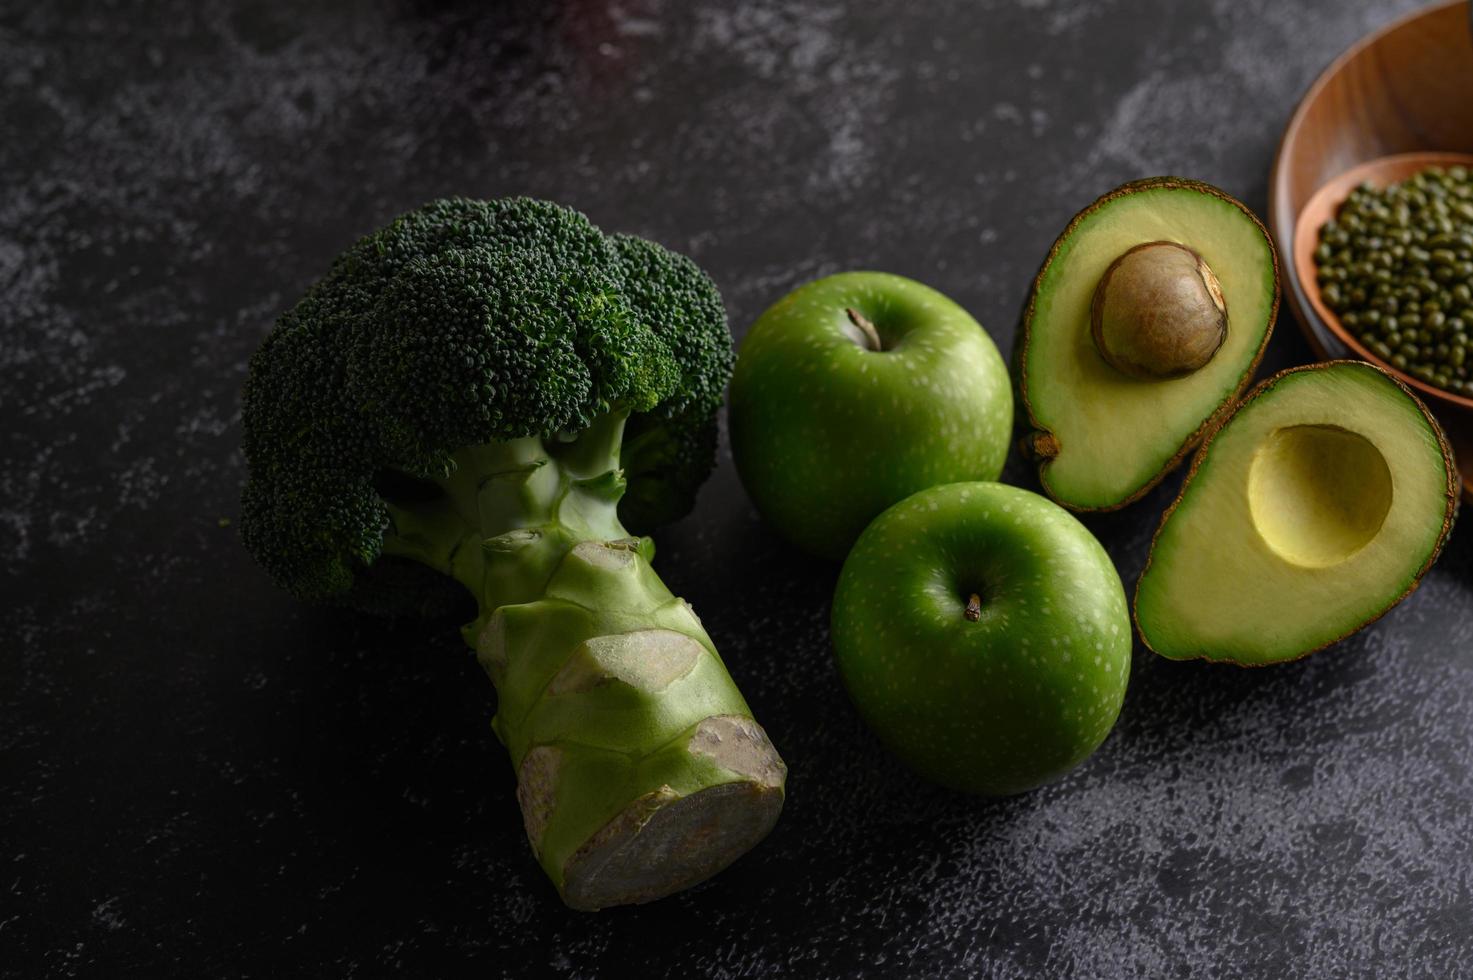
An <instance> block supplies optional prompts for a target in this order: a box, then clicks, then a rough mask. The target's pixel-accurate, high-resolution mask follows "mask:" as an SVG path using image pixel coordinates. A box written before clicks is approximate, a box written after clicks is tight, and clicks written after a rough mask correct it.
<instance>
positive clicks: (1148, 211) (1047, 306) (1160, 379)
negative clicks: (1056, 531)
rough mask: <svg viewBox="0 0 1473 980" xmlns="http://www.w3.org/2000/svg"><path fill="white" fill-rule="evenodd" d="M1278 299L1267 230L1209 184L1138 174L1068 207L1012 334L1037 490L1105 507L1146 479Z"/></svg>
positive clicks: (1266, 327)
mask: <svg viewBox="0 0 1473 980" xmlns="http://www.w3.org/2000/svg"><path fill="white" fill-rule="evenodd" d="M1278 308H1279V272H1278V260H1277V257H1276V255H1275V253H1274V246H1273V242H1272V241H1271V240H1270V239H1269V236H1268V232H1267V231H1265V230H1264V228H1263V225H1262V224H1261V223H1260V222H1259V221H1258V219H1257V218H1256V217H1254V216H1253V212H1251V211H1249V210H1248V209H1247V208H1246V207H1244V206H1243V205H1242V204H1240V203H1239V202H1238V201H1236V200H1234V199H1233V198H1231V197H1229V196H1228V195H1227V194H1224V193H1223V192H1222V191H1220V190H1218V189H1217V188H1215V187H1212V186H1211V185H1209V184H1203V183H1201V182H1199V181H1194V180H1186V179H1183V178H1180V177H1155V178H1151V179H1148V180H1138V181H1135V182H1133V183H1129V184H1126V185H1124V186H1122V187H1118V188H1116V189H1115V190H1113V191H1111V192H1110V193H1108V194H1106V195H1105V196H1104V197H1102V198H1100V199H1099V200H1098V201H1095V202H1094V203H1093V204H1091V205H1090V206H1089V207H1087V208H1085V209H1084V210H1083V211H1081V212H1080V213H1079V214H1078V215H1076V216H1075V217H1074V220H1073V221H1071V222H1070V223H1069V227H1067V228H1065V229H1064V233H1063V234H1062V235H1060V236H1059V238H1058V241H1056V242H1055V243H1054V247H1053V249H1052V250H1051V251H1050V252H1049V254H1048V258H1047V259H1045V260H1044V263H1043V268H1042V269H1041V270H1040V271H1039V273H1038V276H1037V278H1036V279H1034V282H1033V289H1032V292H1031V293H1030V294H1029V297H1028V304H1027V306H1026V307H1025V308H1024V311H1023V320H1022V324H1021V325H1020V334H1021V336H1020V339H1019V343H1018V344H1017V351H1018V361H1017V373H1018V390H1019V395H1020V396H1021V401H1022V404H1023V407H1024V411H1025V413H1026V419H1027V422H1028V424H1029V425H1030V426H1031V431H1029V432H1028V433H1027V434H1026V435H1025V436H1024V437H1023V440H1022V448H1023V450H1024V452H1025V453H1026V454H1027V455H1028V456H1030V457H1031V458H1032V459H1034V460H1036V461H1037V463H1038V473H1039V479H1040V481H1041V482H1042V484H1043V488H1044V490H1045V491H1046V492H1047V493H1048V494H1049V496H1051V497H1053V498H1054V499H1055V500H1057V501H1058V502H1059V503H1061V504H1063V505H1064V506H1066V507H1070V508H1073V509H1075V510H1113V509H1115V508H1117V507H1123V506H1125V505H1126V504H1128V503H1131V502H1132V501H1134V500H1136V499H1137V498H1139V497H1140V496H1141V495H1142V494H1144V493H1145V492H1146V491H1147V490H1149V489H1151V488H1152V487H1153V486H1155V485H1156V484H1157V483H1158V482H1159V481H1160V480H1161V478H1162V477H1163V476H1165V475H1166V474H1167V473H1168V472H1170V470H1171V469H1172V468H1173V467H1175V466H1176V465H1177V464H1178V463H1180V462H1181V460H1182V459H1183V458H1184V457H1185V456H1186V454H1187V453H1188V452H1190V451H1191V449H1192V447H1193V446H1195V445H1196V444H1197V443H1198V442H1199V441H1200V440H1201V438H1202V436H1203V435H1204V434H1205V433H1206V432H1208V431H1210V429H1211V428H1212V426H1213V425H1214V424H1215V423H1216V421H1217V420H1218V419H1219V418H1220V417H1221V415H1222V414H1223V413H1224V412H1226V411H1227V410H1228V409H1229V408H1231V406H1232V404H1233V401H1234V400H1235V399H1236V398H1237V396H1238V395H1239V394H1241V393H1242V391H1243V389H1244V388H1246V387H1247V385H1248V382H1249V380H1250V379H1251V378H1252V376H1253V370H1254V368H1255V367H1257V365H1258V360H1259V358H1260V357H1261V356H1262V354H1263V348H1264V346H1265V345H1266V344H1267V343H1268V338H1269V333H1270V331H1271V330H1272V329H1273V323H1274V318H1275V316H1277V314H1278Z"/></svg>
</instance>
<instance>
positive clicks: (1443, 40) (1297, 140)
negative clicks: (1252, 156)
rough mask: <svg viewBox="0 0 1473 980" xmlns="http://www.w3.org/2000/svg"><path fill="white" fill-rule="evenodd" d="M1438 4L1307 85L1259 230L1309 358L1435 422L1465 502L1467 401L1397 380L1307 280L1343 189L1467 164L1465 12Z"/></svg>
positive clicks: (1471, 469) (1471, 111)
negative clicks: (1347, 367)
mask: <svg viewBox="0 0 1473 980" xmlns="http://www.w3.org/2000/svg"><path fill="white" fill-rule="evenodd" d="M1469 6H1470V5H1469V2H1468V0H1457V2H1454V3H1441V4H1438V5H1436V6H1432V7H1427V8H1425V9H1423V10H1419V11H1416V12H1414V13H1412V14H1409V15H1408V16H1406V17H1403V18H1402V19H1401V20H1398V21H1395V22H1394V23H1392V24H1390V25H1388V26H1386V27H1383V28H1382V29H1380V30H1378V31H1376V32H1374V33H1372V34H1370V35H1369V36H1367V37H1365V38H1363V39H1361V40H1360V41H1359V42H1357V43H1356V44H1355V45H1354V46H1352V47H1351V48H1350V50H1348V51H1346V52H1345V53H1344V54H1342V55H1341V56H1340V57H1339V58H1337V59H1335V61H1334V62H1333V63H1332V64H1331V65H1330V67H1328V68H1326V69H1325V70H1324V72H1323V73H1321V75H1320V77H1319V78H1317V79H1315V81H1314V84H1313V85H1311V86H1310V87H1309V91H1308V92H1307V93H1305V96H1304V98H1303V100H1301V101H1300V103H1299V106H1298V108H1296V109H1295V110H1294V115H1293V116H1292V117H1290V119H1289V125H1288V126H1287V127H1286V128H1285V130H1284V136H1283V139H1282V140H1281V141H1280V143H1279V151H1278V155H1277V157H1276V158H1275V160H1274V165H1273V172H1272V174H1271V176H1270V179H1269V229H1270V231H1271V232H1272V234H1273V237H1274V244H1275V245H1276V246H1277V247H1278V250H1279V255H1281V256H1283V257H1284V260H1285V261H1287V262H1290V263H1292V265H1293V267H1292V268H1290V269H1286V270H1285V272H1286V273H1287V274H1286V275H1285V276H1284V292H1285V293H1286V294H1287V298H1288V300H1289V304H1288V305H1289V309H1290V310H1292V311H1293V313H1294V316H1295V318H1296V319H1297V320H1298V321H1299V324H1300V326H1301V327H1302V328H1303V330H1304V335H1305V338H1306V339H1307V340H1308V341H1309V344H1310V346H1311V347H1312V348H1314V350H1315V352H1316V353H1317V354H1318V355H1319V356H1320V357H1327V358H1331V357H1360V358H1362V359H1364V360H1368V361H1372V362H1374V363H1376V364H1379V365H1381V366H1382V367H1386V368H1387V370H1390V371H1391V372H1392V373H1393V374H1395V375H1396V376H1397V377H1399V378H1400V379H1401V380H1402V381H1403V382H1404V383H1406V384H1407V385H1408V386H1410V387H1412V388H1413V389H1414V390H1415V391H1417V393H1418V394H1419V395H1420V396H1421V397H1422V398H1423V400H1425V401H1426V402H1427V404H1428V405H1429V406H1430V407H1431V408H1432V410H1433V412H1434V413H1436V415H1437V417H1438V420H1439V421H1441V422H1442V424H1443V428H1445V429H1446V430H1447V433H1448V438H1449V440H1450V441H1451V442H1452V444H1453V448H1454V451H1455V453H1456V454H1457V457H1458V465H1459V469H1461V470H1462V473H1463V482H1464V493H1465V495H1467V496H1468V497H1469V499H1470V500H1473V399H1469V398H1465V397H1463V396H1462V395H1455V394H1452V393H1451V392H1446V391H1443V390H1442V389H1441V388H1436V387H1433V386H1431V385H1428V384H1424V383H1422V382H1420V381H1418V380H1417V379H1415V378H1411V377H1408V376H1407V375H1405V374H1403V373H1401V372H1399V371H1396V370H1395V369H1394V368H1391V367H1390V366H1389V365H1386V364H1385V363H1384V362H1382V361H1380V359H1379V358H1377V357H1376V356H1375V355H1374V354H1372V353H1371V352H1370V351H1368V350H1366V349H1365V347H1364V345H1362V344H1361V343H1360V341H1359V339H1358V338H1356V337H1353V336H1351V335H1350V334H1349V333H1348V332H1347V331H1346V330H1345V328H1344V327H1343V326H1342V325H1341V324H1340V323H1339V321H1338V319H1337V318H1336V317H1335V316H1334V315H1333V314H1332V313H1331V312H1330V311H1329V309H1328V308H1326V307H1325V305H1324V303H1323V302H1322V301H1321V300H1320V297H1319V288H1318V285H1317V283H1316V281H1315V268H1314V259H1313V255H1312V253H1313V251H1314V247H1315V245H1316V244H1317V241H1318V237H1319V227H1320V225H1321V224H1323V223H1324V220H1325V219H1326V218H1328V217H1329V216H1330V215H1331V214H1333V213H1334V211H1335V209H1336V208H1337V207H1339V205H1340V202H1341V201H1343V200H1344V199H1345V196H1346V195H1347V194H1348V193H1349V192H1350V190H1351V189H1352V188H1353V187H1355V185H1356V184H1359V183H1360V182H1361V181H1363V180H1370V181H1371V182H1372V183H1373V184H1381V183H1383V182H1386V181H1394V180H1398V179H1401V178H1402V177H1406V176H1409V175H1410V174H1412V173H1415V172H1416V171H1417V170H1420V169H1422V167H1424V166H1429V165H1431V164H1433V163H1442V164H1443V165H1447V164H1448V163H1450V162H1454V160H1455V157H1456V156H1462V157H1464V158H1466V160H1468V161H1473V11H1470V9H1469Z"/></svg>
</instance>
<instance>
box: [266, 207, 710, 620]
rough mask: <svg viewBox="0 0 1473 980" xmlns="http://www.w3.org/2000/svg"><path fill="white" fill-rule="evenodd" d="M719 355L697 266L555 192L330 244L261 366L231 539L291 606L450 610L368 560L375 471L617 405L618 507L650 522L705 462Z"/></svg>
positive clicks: (446, 463)
mask: <svg viewBox="0 0 1473 980" xmlns="http://www.w3.org/2000/svg"><path fill="white" fill-rule="evenodd" d="M731 359H732V354H731V342H730V335H729V333H728V331H727V327H726V317H725V313H724V311H723V308H722V305H721V299H720V296H719V294H718V293H717V291H716V288H715V286H714V285H713V284H712V283H711V281H710V279H709V278H707V277H706V275H705V274H704V273H702V272H701V270H700V269H699V268H698V267H697V266H696V265H695V264H694V263H693V262H691V261H690V260H689V259H687V258H685V257H683V256H680V255H676V254H674V253H672V252H669V251H668V250H666V249H664V248H662V247H660V246H659V245H656V244H654V243H651V242H648V241H645V240H643V239H639V238H633V237H629V236H623V235H614V236H611V235H606V234H604V233H603V232H601V231H600V230H599V229H598V228H596V227H594V226H593V224H591V223H590V222H589V221H588V219H587V218H586V217H584V216H583V215H582V214H580V213H578V212H576V211H572V210H569V209H567V208H563V207H560V206H558V205H555V204H551V203H548V202H545V201H537V200H532V199H528V198H511V199H505V200H496V201H476V200H467V199H460V198H456V199H449V200H441V201H435V202H433V203H431V204H428V205H426V206H425V207H423V208H420V209H419V210H417V211H413V212H410V213H409V214H406V215H404V216H402V217H400V218H398V219H397V220H395V221H394V222H392V223H391V224H389V225H388V226H387V227H385V228H383V229H381V230H380V231H377V232H375V233H373V234H371V235H368V236H367V237H365V238H363V239H362V240H360V241H359V242H357V243H356V244H355V245H353V246H352V247H351V248H349V249H348V250H347V251H346V252H344V253H343V254H342V255H341V256H339V257H338V258H337V260H336V261H335V262H334V263H333V265H332V268H331V270H330V271H329V273H328V274H327V276H326V277H324V278H323V279H322V280H321V281H319V282H318V283H317V284H316V285H314V286H313V287H312V288H311V289H309V290H308V292H307V294H306V295H305V296H303V297H302V299H301V300H300V301H299V302H298V303H297V305H296V306H295V307H293V308H292V309H291V310H289V311H288V312H287V313H286V314H284V315H283V316H282V317H281V319H280V321H279V322H278V324H277V326H276V329H275V330H274V331H273V332H272V333H271V334H270V336H269V337H267V339H266V341H265V342H264V343H263V344H262V346H261V348H260V350H259V351H258V352H257V353H256V355H255V357H254V358H253V359H252V361H251V365H250V372H249V376H248V378H247V381H246V386H245V398H244V417H245V452H246V458H247V461H248V463H249V466H250V481H249V483H248V484H247V486H246V488H245V493H244V499H243V523H242V535H243V537H244V540H245V543H246V545H247V547H248V548H249V549H250V551H251V553H252V554H253V555H254V556H255V557H256V558H257V559H258V560H259V561H260V562H261V563H262V565H264V566H265V567H266V569H267V570H268V571H269V572H270V573H271V574H272V575H273V576H274V577H275V578H276V579H277V580H278V581H280V582H281V583H282V584H283V585H284V586H285V587H286V588H288V589H289V590H291V591H292V592H293V593H294V594H296V595H297V596H299V597H301V598H304V599H315V600H324V599H329V600H336V601H344V602H348V603H350V604H353V605H358V606H364V607H369V608H373V609H376V610H380V611H383V610H389V611H400V610H420V609H426V608H432V609H438V608H441V607H442V606H443V600H444V596H443V594H434V593H433V592H432V590H431V591H427V590H426V589H424V588H420V587H419V586H418V585H415V584H414V583H423V582H427V581H429V579H427V578H426V577H425V576H424V575H423V574H421V570H420V569H418V568H415V569H414V570H413V571H408V570H406V569H404V568H401V567H398V566H399V565H400V564H402V563H400V562H396V561H395V560H393V559H382V560H381V558H380V556H381V554H382V549H383V541H384V536H385V533H386V531H389V530H390V518H389V510H388V508H387V507H386V505H385V500H384V496H383V487H384V481H385V479H386V478H389V479H394V478H396V475H402V476H407V477H411V478H418V479H421V480H440V479H443V478H445V477H446V476H447V475H448V474H449V473H450V472H451V471H452V469H453V468H454V463H453V462H452V456H454V454H455V453H456V452H457V451H459V450H462V449H464V448H466V447H472V446H478V445H482V444H486V443H495V442H501V441H506V440H513V439H517V438H520V437H525V436H537V435H543V436H550V435H552V434H557V433H577V432H579V431H581V430H583V429H585V428H587V427H588V426H590V425H591V424H592V423H593V422H594V421H595V420H596V419H598V418H599V417H601V416H603V415H605V414H607V413H609V412H614V411H627V412H629V413H632V419H631V421H630V423H629V429H628V435H629V440H628V443H627V445H628V447H629V455H628V458H626V459H625V460H624V465H625V469H626V474H627V477H628V479H629V483H630V485H629V490H628V494H627V496H626V497H625V500H624V502H623V504H622V505H621V510H620V513H621V515H622V516H625V517H626V518H628V520H629V521H630V523H631V524H632V525H634V526H636V527H638V528H641V529H644V528H649V527H652V526H654V525H656V524H658V523H663V522H666V521H669V520H671V519H674V518H676V517H679V516H681V515H682V514H683V513H685V512H686V511H687V510H688V509H689V507H690V505H691V502H692V500H693V498H694V494H695V491H696V488H697V487H698V486H699V485H700V483H701V482H702V481H703V480H704V479H705V477H706V475H707V474H708V473H709V471H710V468H711V464H712V459H713V448H714V438H715V428H714V425H715V413H716V409H717V408H718V407H719V405H720V402H721V397H722V392H723V390H724V388H725V386H726V382H727V379H728V377H729V375H730V371H731ZM389 579H392V581H389Z"/></svg>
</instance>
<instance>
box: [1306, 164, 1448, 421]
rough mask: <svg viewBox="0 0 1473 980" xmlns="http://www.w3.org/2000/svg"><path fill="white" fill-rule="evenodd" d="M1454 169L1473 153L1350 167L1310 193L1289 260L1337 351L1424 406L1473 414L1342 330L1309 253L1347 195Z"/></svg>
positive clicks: (1311, 254) (1317, 243)
mask: <svg viewBox="0 0 1473 980" xmlns="http://www.w3.org/2000/svg"><path fill="white" fill-rule="evenodd" d="M1454 165H1457V166H1463V167H1468V168H1470V169H1473V153H1398V154H1396V155H1395V156H1389V157H1381V158H1379V159H1377V160H1371V161H1369V162H1367V163H1363V164H1361V165H1360V166H1358V167H1352V168H1351V169H1349V170H1347V171H1345V173H1343V174H1341V175H1340V176H1338V177H1336V178H1335V179H1334V180H1332V181H1330V182H1329V183H1327V184H1325V185H1324V186H1322V187H1321V188H1320V189H1319V190H1317V191H1315V192H1314V196H1313V197H1311V198H1310V199H1309V202H1308V203H1307V204H1305V205H1304V207H1303V208H1301V209H1300V211H1299V217H1298V219H1297V220H1296V221H1295V224H1294V245H1293V248H1292V250H1291V251H1290V252H1289V256H1290V262H1292V263H1293V265H1294V269H1293V275H1294V279H1295V285H1296V286H1297V287H1298V288H1299V293H1300V295H1302V296H1303V297H1304V299H1305V301H1306V302H1307V303H1308V304H1309V308H1308V312H1309V313H1312V314H1313V315H1314V317H1315V318H1316V319H1317V320H1318V321H1319V323H1321V324H1323V325H1324V327H1325V328H1326V329H1328V330H1329V332H1330V333H1332V334H1334V336H1335V339H1336V340H1337V341H1339V342H1340V344H1341V345H1342V346H1344V347H1345V348H1346V349H1347V350H1349V351H1350V352H1352V353H1353V354H1355V356H1356V357H1359V358H1360V359H1361V360H1365V361H1372V362H1374V363H1375V364H1377V365H1379V366H1380V367H1383V368H1385V369H1386V370H1387V371H1390V372H1391V373H1392V374H1394V375H1396V377H1397V378H1399V379H1401V383H1402V384H1404V385H1406V386H1408V387H1409V388H1412V389H1413V390H1415V391H1416V392H1417V393H1418V394H1419V395H1421V396H1422V400H1423V401H1425V402H1427V403H1429V404H1431V403H1433V402H1447V403H1450V404H1451V405H1453V406H1455V407H1457V408H1461V409H1466V410H1469V411H1473V398H1469V397H1468V396H1466V395H1459V394H1455V393H1453V392H1451V391H1444V390H1443V389H1441V388H1438V387H1437V386H1436V385H1429V384H1427V383H1426V382H1425V381H1421V380H1418V379H1417V378H1414V377H1412V376H1411V375H1409V374H1407V373H1406V372H1404V371H1398V370H1397V369H1396V368H1395V367H1393V366H1392V365H1390V364H1388V363H1386V362H1385V361H1383V360H1382V359H1381V358H1379V357H1377V356H1376V355H1375V354H1374V353H1373V352H1371V351H1370V350H1367V349H1366V346H1365V344H1363V343H1361V340H1360V338H1359V337H1357V336H1356V335H1355V334H1353V333H1351V332H1350V331H1349V330H1348V329H1346V327H1345V325H1344V324H1343V323H1341V322H1340V318H1339V317H1338V316H1336V315H1335V313H1334V312H1333V311H1332V310H1331V309H1330V308H1329V307H1328V306H1326V305H1325V301H1324V298H1323V297H1322V296H1321V295H1320V288H1319V283H1318V281H1317V280H1316V278H1315V263H1314V250H1315V247H1316V246H1317V245H1319V243H1320V226H1321V225H1323V224H1324V223H1325V222H1326V221H1328V220H1329V219H1330V218H1331V217H1332V216H1333V215H1334V214H1335V212H1336V211H1337V210H1339V208H1340V205H1341V203H1343V202H1344V200H1345V198H1346V196H1347V195H1349V194H1350V192H1351V191H1352V190H1354V189H1355V188H1357V187H1359V186H1360V185H1361V184H1366V183H1369V184H1371V185H1372V186H1374V187H1385V186H1386V185H1387V184H1394V183H1396V182H1397V181H1399V180H1405V179H1406V178H1408V177H1410V176H1412V174H1415V173H1417V172H1418V171H1420V170H1425V169H1426V168H1428V167H1432V166H1437V167H1451V166H1454Z"/></svg>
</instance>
